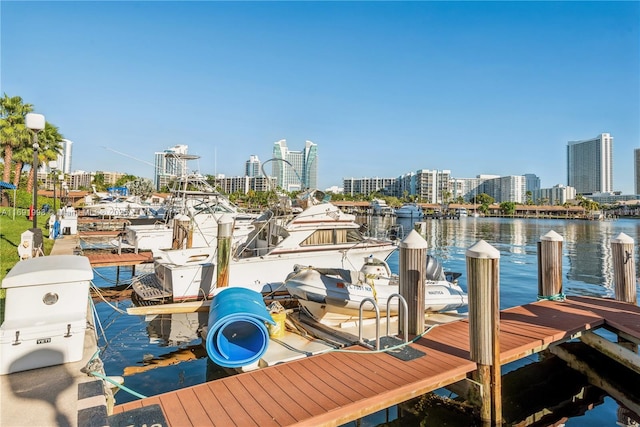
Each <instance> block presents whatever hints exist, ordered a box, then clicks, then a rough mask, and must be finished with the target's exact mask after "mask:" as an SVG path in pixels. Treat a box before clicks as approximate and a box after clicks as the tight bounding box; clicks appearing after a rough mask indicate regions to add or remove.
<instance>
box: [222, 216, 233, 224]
mask: <svg viewBox="0 0 640 427" xmlns="http://www.w3.org/2000/svg"><path fill="white" fill-rule="evenodd" d="M232 222H233V215H231V214H222V215H221V216H220V218H219V219H218V224H229V223H232Z"/></svg>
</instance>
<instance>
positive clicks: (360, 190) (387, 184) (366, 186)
mask: <svg viewBox="0 0 640 427" xmlns="http://www.w3.org/2000/svg"><path fill="white" fill-rule="evenodd" d="M397 182H398V179H397V178H379V177H375V178H342V188H343V192H344V194H347V195H349V196H354V195H356V194H364V195H366V196H368V195H369V194H372V193H380V194H382V195H385V196H395V195H396V186H397Z"/></svg>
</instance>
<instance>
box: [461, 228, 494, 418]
mask: <svg viewBox="0 0 640 427" xmlns="http://www.w3.org/2000/svg"><path fill="white" fill-rule="evenodd" d="M466 257H467V287H468V294H469V341H470V348H471V360H473V361H474V362H476V363H477V364H478V370H477V381H478V382H479V383H480V384H481V385H482V396H480V402H481V404H480V419H481V421H482V422H483V423H486V424H490V425H501V424H502V377H501V373H500V277H499V275H500V265H499V261H500V252H499V251H498V250H497V249H496V248H494V247H493V246H491V245H490V244H488V243H487V242H485V241H484V240H480V241H479V242H477V243H476V244H475V245H473V246H471V247H470V248H469V249H468V250H467V253H466Z"/></svg>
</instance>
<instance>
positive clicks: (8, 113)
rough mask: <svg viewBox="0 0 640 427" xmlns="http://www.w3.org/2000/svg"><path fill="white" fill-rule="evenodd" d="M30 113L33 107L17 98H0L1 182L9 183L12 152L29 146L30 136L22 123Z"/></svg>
mask: <svg viewBox="0 0 640 427" xmlns="http://www.w3.org/2000/svg"><path fill="white" fill-rule="evenodd" d="M31 111H33V106H32V105H31V104H25V103H23V101H22V98H21V97H19V96H13V97H10V96H8V95H7V94H6V93H5V94H4V96H3V97H2V98H0V150H2V154H3V159H4V172H3V175H2V180H3V181H5V182H9V179H10V178H11V162H12V161H13V152H14V150H16V149H20V148H22V147H23V146H26V145H28V144H29V141H30V135H29V132H28V129H27V127H26V126H25V123H24V116H25V115H26V114H27V113H30V112H31ZM18 179H19V176H18ZM14 181H15V179H14Z"/></svg>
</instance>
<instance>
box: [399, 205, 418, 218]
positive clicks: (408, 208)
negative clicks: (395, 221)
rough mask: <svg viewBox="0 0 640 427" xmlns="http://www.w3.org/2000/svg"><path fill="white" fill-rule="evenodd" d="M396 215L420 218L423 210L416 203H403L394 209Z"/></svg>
mask: <svg viewBox="0 0 640 427" xmlns="http://www.w3.org/2000/svg"><path fill="white" fill-rule="evenodd" d="M396 216H397V217H398V218H412V219H422V217H423V216H424V212H422V208H421V207H420V206H418V204H417V203H404V204H403V205H402V206H401V207H399V208H397V209H396Z"/></svg>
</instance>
